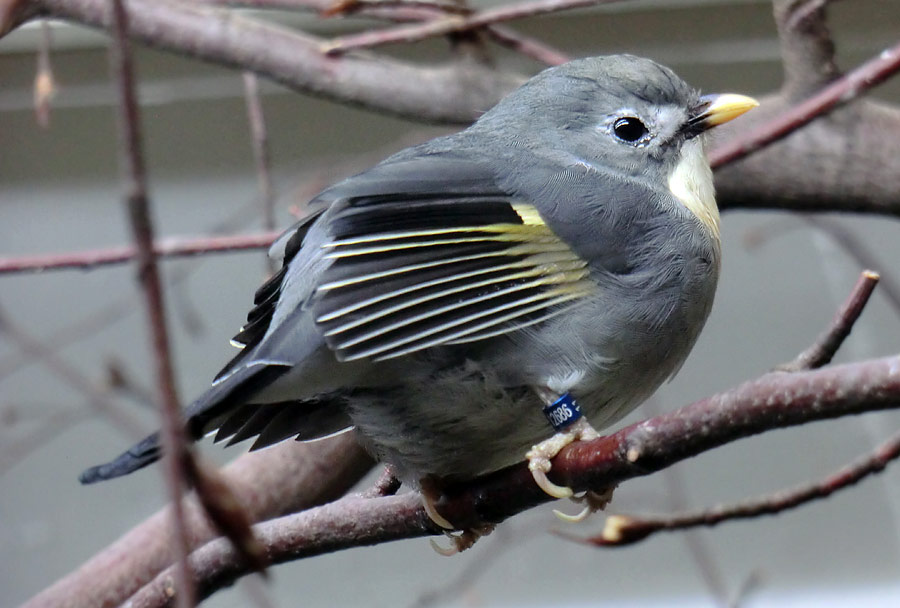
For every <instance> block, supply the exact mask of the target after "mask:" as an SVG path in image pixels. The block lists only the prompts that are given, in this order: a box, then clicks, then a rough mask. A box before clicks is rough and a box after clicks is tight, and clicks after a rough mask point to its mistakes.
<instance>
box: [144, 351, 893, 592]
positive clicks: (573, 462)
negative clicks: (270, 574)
mask: <svg viewBox="0 0 900 608" xmlns="http://www.w3.org/2000/svg"><path fill="white" fill-rule="evenodd" d="M898 405H900V356H894V357H887V358H883V359H875V360H870V361H865V362H862V363H852V364H847V365H839V366H833V367H828V368H824V369H819V370H815V371H807V372H798V373H794V374H786V373H782V372H773V373H769V374H766V375H764V376H762V377H760V378H758V379H756V380H753V381H750V382H747V383H745V384H743V385H741V386H738V387H736V388H734V389H732V390H730V391H727V392H725V393H720V394H718V395H714V396H712V397H709V398H707V399H704V400H702V401H698V402H696V403H694V404H692V405H689V406H687V407H684V408H681V409H680V410H678V411H675V412H672V413H669V414H664V415H661V416H657V417H654V418H651V419H649V420H646V421H644V422H640V423H637V424H634V425H631V426H629V427H627V428H625V429H622V430H621V431H619V432H617V433H614V434H612V435H609V436H606V437H601V438H599V439H596V440H594V441H589V442H576V443H574V444H571V445H570V446H568V447H567V448H566V449H564V450H563V451H562V452H561V453H560V454H559V455H558V456H557V457H556V458H555V459H554V460H553V469H552V470H551V472H550V477H551V478H552V480H553V481H554V482H555V483H558V484H562V485H567V486H569V487H572V488H573V489H575V490H576V491H578V490H586V489H589V488H599V487H607V486H609V485H613V484H618V483H620V482H622V481H625V480H627V479H630V478H633V477H640V476H645V475H649V474H651V473H655V472H656V471H659V470H661V469H663V468H666V467H668V466H671V465H673V464H675V463H676V462H680V461H682V460H685V459H687V458H691V457H693V456H696V455H698V454H700V453H702V452H705V451H708V450H711V449H713V448H716V447H718V446H721V445H724V444H726V443H729V442H732V441H736V440H738V439H742V438H745V437H749V436H751V435H755V434H758V433H762V432H765V431H768V430H772V429H776V428H784V427H789V426H795V425H799V424H804V423H807V422H811V421H814V420H825V419H830V418H836V417H839V416H845V415H848V414H859V413H862V412H867V411H876V410H882V409H890V408H896V407H898ZM549 500H551V499H550V497H549V496H547V495H546V494H545V493H544V492H543V491H542V490H541V489H540V488H538V487H537V485H535V483H534V480H533V478H532V476H531V473H530V472H529V471H528V468H527V465H525V464H524V463H522V464H519V465H516V466H513V467H510V468H508V469H504V470H502V471H498V472H497V473H494V474H491V475H488V476H486V477H483V478H480V479H477V480H475V481H473V482H471V483H469V484H465V485H463V486H459V487H455V488H448V489H446V491H445V494H444V496H442V497H441V499H440V500H439V502H438V503H437V507H438V509H439V511H440V512H441V514H442V515H444V516H445V517H446V518H447V519H449V520H450V521H452V522H454V523H455V524H456V525H458V526H460V527H464V528H470V527H476V526H478V525H483V524H484V523H485V522H490V523H498V522H501V521H503V520H504V519H506V518H508V517H511V516H513V515H515V514H516V513H519V512H521V511H524V510H525V509H528V508H531V507H534V506H536V505H538V504H542V503H545V502H548V501H549ZM255 528H256V534H257V537H258V538H259V539H260V540H261V541H262V542H263V544H264V545H266V547H267V548H268V554H269V557H270V559H271V561H272V563H283V562H286V561H291V560H295V559H299V558H303V557H310V556H314V555H320V554H323V553H328V552H333V551H338V550H341V549H346V548H349V547H356V546H365V545H372V544H377V543H383V542H389V541H394V540H400V539H404V538H414V537H421V536H428V535H436V534H440V533H442V531H441V530H439V529H438V528H437V527H436V526H435V524H434V523H433V522H432V521H431V520H430V519H429V518H428V516H427V515H426V514H425V510H424V508H423V507H422V505H421V499H420V497H419V495H418V494H417V493H407V494H403V495H401V496H390V497H385V498H374V499H364V498H358V497H347V498H343V499H341V500H338V501H336V502H334V503H331V504H329V505H325V506H322V507H317V508H315V509H311V510H309V511H304V512H302V513H298V514H296V515H291V516H287V517H283V518H280V519H276V520H271V521H268V522H265V523H262V524H259V525H257V526H255ZM190 565H191V570H192V572H193V573H194V576H195V580H196V581H197V583H198V589H199V592H200V594H201V596H202V597H208V596H209V595H210V594H211V593H212V592H213V591H215V590H216V589H219V588H221V587H223V586H225V585H228V584H231V583H232V582H234V580H236V579H237V578H239V577H240V576H243V575H244V574H246V573H247V569H246V566H245V565H244V564H243V562H242V560H241V559H240V558H239V556H238V555H237V553H235V552H234V550H233V548H232V547H231V546H230V545H229V544H228V543H227V542H225V541H222V540H215V541H212V542H211V543H209V544H207V545H205V546H204V547H202V548H201V549H199V550H197V551H195V552H194V554H192V556H191V558H190ZM171 576H172V572H171V571H165V572H162V573H161V574H160V575H159V576H157V577H156V579H155V580H154V581H153V582H151V583H149V584H148V585H147V586H145V587H144V588H143V589H142V590H141V591H140V592H138V593H137V594H135V595H134V596H133V597H132V598H130V600H129V602H130V605H131V606H133V607H134V608H149V607H157V606H167V605H170V602H171V598H169V597H167V595H166V593H165V589H166V588H167V581H168V580H170V579H171Z"/></svg>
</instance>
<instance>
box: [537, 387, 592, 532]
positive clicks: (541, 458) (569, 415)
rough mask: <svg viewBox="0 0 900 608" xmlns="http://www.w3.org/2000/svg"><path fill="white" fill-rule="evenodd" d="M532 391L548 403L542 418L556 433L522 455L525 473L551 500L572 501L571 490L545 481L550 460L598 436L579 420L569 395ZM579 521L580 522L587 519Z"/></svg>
mask: <svg viewBox="0 0 900 608" xmlns="http://www.w3.org/2000/svg"><path fill="white" fill-rule="evenodd" d="M535 391H536V392H537V394H538V396H539V397H541V399H542V400H543V401H544V403H547V406H546V407H544V415H545V416H547V420H548V421H549V422H550V424H551V426H553V428H554V429H555V430H556V431H557V433H556V434H555V435H553V436H552V437H550V438H549V439H546V440H544V441H542V442H540V443H539V444H537V445H535V446H532V448H531V449H530V450H529V451H528V453H526V454H525V458H527V459H528V470H530V471H531V474H532V475H533V476H534V481H535V483H536V484H537V485H538V486H540V488H541V489H542V490H543V491H544V492H546V493H547V494H549V495H550V496H553V497H554V498H572V496H573V495H574V492H572V488H568V487H564V486H558V485H556V484H555V483H553V482H552V481H550V480H549V479H548V478H547V473H548V472H549V471H550V468H551V464H550V460H551V459H552V458H553V457H554V456H556V455H557V454H558V453H559V452H560V450H562V449H563V448H564V447H566V446H567V445H569V444H570V443H572V442H573V441H590V440H591V439H596V438H597V437H599V436H600V433H598V432H597V431H596V430H595V429H594V427H592V426H591V425H590V423H589V422H588V421H587V420H586V419H585V418H584V417H582V415H581V410H580V409H579V408H578V404H577V403H576V402H575V400H574V399H573V398H572V396H571V395H570V394H569V393H566V394H564V395H559V394H557V393H554V392H553V391H551V390H550V389H548V388H546V387H536V388H535ZM587 496H588V494H585V496H584V497H580V498H579V501H581V500H587V499H586V497H587ZM588 509H590V503H589V506H588ZM581 517H582V519H583V518H584V517H586V515H582V516H581Z"/></svg>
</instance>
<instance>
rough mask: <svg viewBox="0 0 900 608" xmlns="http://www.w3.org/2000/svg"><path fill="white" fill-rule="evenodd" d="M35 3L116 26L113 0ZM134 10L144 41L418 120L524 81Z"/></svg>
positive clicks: (157, 5) (249, 26)
mask: <svg viewBox="0 0 900 608" xmlns="http://www.w3.org/2000/svg"><path fill="white" fill-rule="evenodd" d="M29 6H31V7H33V9H34V10H38V11H40V14H42V15H45V16H53V17H57V18H60V19H67V20H70V21H74V22H77V23H81V24H84V25H89V26H92V27H99V28H102V29H109V28H110V24H111V21H110V11H109V3H108V2H107V0H33V2H32V3H31V4H29ZM128 11H129V25H130V27H129V33H130V35H131V36H132V37H133V38H134V39H135V40H137V41H139V42H141V43H143V44H147V45H149V46H153V47H156V48H159V49H164V50H168V51H174V52H178V53H180V54H182V55H185V56H188V57H194V58H197V59H201V60H204V61H209V62H212V63H217V64H219V65H224V66H228V67H235V68H240V69H243V70H249V71H252V72H255V73H257V74H260V75H262V76H265V77H267V78H270V79H272V80H274V81H276V82H279V83H281V84H283V85H285V86H288V87H290V88H293V89H296V90H298V91H302V92H304V93H309V94H311V95H316V96H320V97H324V98H327V99H331V100H334V101H340V102H343V103H349V104H352V105H358V106H363V107H366V108H369V109H372V110H376V111H379V112H383V113H386V114H391V115H395V116H402V117H405V118H411V119H414V120H418V121H424V122H445V123H456V124H467V123H469V122H471V121H472V120H474V119H475V118H476V117H477V116H478V115H479V113H480V112H482V111H484V110H486V109H488V108H489V107H491V106H492V105H494V104H495V103H496V102H497V101H498V100H499V99H500V98H501V97H502V96H503V95H505V94H506V93H507V92H509V91H510V90H512V89H513V88H514V87H516V86H517V85H519V84H521V83H522V81H523V80H524V79H523V78H521V77H519V76H517V75H514V74H509V73H508V72H504V71H499V70H495V69H492V68H489V67H486V66H484V65H481V64H478V63H476V62H470V61H456V62H454V63H450V64H446V65H444V66H437V67H417V66H414V65H412V64H410V63H406V62H403V61H399V60H394V59H388V58H386V57H377V58H376V57H373V56H371V55H367V54H363V53H354V54H352V55H348V56H346V57H341V58H334V57H328V56H326V55H325V54H324V53H322V52H321V50H320V47H321V45H322V40H321V39H318V38H316V37H314V36H309V35H307V34H302V33H299V32H295V31H292V30H290V29H288V28H285V27H281V26H277V25H274V24H271V23H263V22H260V21H254V20H252V19H249V18H246V17H243V16H240V15H237V14H234V13H232V12H229V11H226V10H219V9H215V8H211V7H208V6H207V7H204V6H196V5H187V4H185V3H178V2H172V1H171V0H130V1H129V3H128ZM388 83H389V86H390V91H391V94H390V95H386V94H385V91H386V86H388Z"/></svg>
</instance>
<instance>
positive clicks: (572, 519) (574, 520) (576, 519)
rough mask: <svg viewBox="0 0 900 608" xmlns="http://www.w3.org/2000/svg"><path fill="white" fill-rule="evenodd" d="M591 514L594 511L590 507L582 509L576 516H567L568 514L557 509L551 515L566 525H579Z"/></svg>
mask: <svg viewBox="0 0 900 608" xmlns="http://www.w3.org/2000/svg"><path fill="white" fill-rule="evenodd" d="M593 512H594V510H593V509H591V508H590V507H584V508H583V509H582V510H581V511H580V512H579V513H578V514H576V515H569V514H568V513H563V512H562V511H560V510H559V509H553V514H554V515H556V518H557V519H558V520H560V521H562V522H565V523H567V524H580V523H581V522H583V521H584V520H585V519H587V518H588V516H589V515H590V514H591V513H593Z"/></svg>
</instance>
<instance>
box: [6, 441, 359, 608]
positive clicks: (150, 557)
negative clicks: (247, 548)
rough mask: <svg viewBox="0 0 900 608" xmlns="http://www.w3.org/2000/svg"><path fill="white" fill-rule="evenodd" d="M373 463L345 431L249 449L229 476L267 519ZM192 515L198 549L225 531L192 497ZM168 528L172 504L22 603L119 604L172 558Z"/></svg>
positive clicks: (350, 479) (330, 491)
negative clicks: (310, 440)
mask: <svg viewBox="0 0 900 608" xmlns="http://www.w3.org/2000/svg"><path fill="white" fill-rule="evenodd" d="M372 464H373V463H372V459H371V458H370V457H369V456H368V455H366V453H365V452H363V450H362V448H360V447H359V446H358V445H357V443H356V441H355V439H354V438H353V437H352V436H351V435H349V434H344V435H341V436H338V437H334V438H332V439H327V440H323V441H319V442H316V443H314V444H306V443H298V442H295V441H285V442H283V443H280V444H278V445H275V446H272V447H271V448H268V449H266V450H261V451H259V452H249V453H245V454H242V455H241V456H239V457H238V458H237V459H236V460H235V461H234V462H232V463H231V464H229V465H228V466H227V467H225V469H224V470H223V474H224V476H225V479H226V482H227V483H228V485H229V486H230V487H231V489H232V491H233V492H234V493H235V495H236V496H237V497H238V498H239V499H240V501H241V503H242V504H243V505H244V508H245V509H246V510H247V512H248V514H249V516H250V519H251V520H252V521H264V520H267V519H271V518H273V517H278V516H280V515H283V514H285V513H291V512H294V511H299V510H302V509H307V508H309V507H312V506H314V505H318V504H322V503H324V502H327V501H330V500H334V499H336V498H338V497H339V496H342V495H343V494H344V493H345V492H346V491H347V490H348V489H349V488H350V487H351V486H353V484H355V483H356V482H357V481H358V480H359V479H360V478H361V477H362V476H363V475H364V474H365V473H366V472H367V471H368V470H369V469H370V468H371V467H372ZM286 480H290V483H286ZM185 513H186V516H187V521H188V527H189V530H190V542H191V547H192V548H196V547H199V546H201V545H203V544H204V543H206V542H208V541H209V540H211V539H213V538H216V537H217V536H218V533H217V532H216V531H215V530H214V529H213V528H212V527H211V526H210V524H209V522H208V521H207V520H206V518H205V517H204V516H203V514H202V511H201V509H200V507H199V505H198V504H197V502H196V499H195V498H194V497H193V496H191V497H189V498H188V499H187V500H186V501H185ZM169 529H170V524H169V515H168V509H162V510H160V511H159V512H158V513H156V514H155V515H153V516H151V517H150V518H148V519H147V520H145V521H144V522H143V523H141V524H140V525H138V526H137V527H135V528H134V529H132V530H131V531H130V532H128V533H126V534H125V535H124V536H122V537H121V538H120V539H119V540H117V541H116V542H114V543H112V544H111V545H109V546H108V547H106V548H105V549H104V550H103V551H101V552H100V553H98V554H97V555H96V556H94V557H93V558H92V559H90V560H89V561H88V562H86V563H85V564H84V565H82V566H81V567H80V568H78V569H77V570H75V571H74V572H72V573H71V574H69V575H68V576H66V577H64V578H62V579H60V580H59V581H57V582H56V583H55V584H53V585H52V586H50V587H48V588H47V589H44V590H43V591H42V592H41V593H39V594H38V595H36V596H34V597H33V598H32V599H31V600H29V601H28V602H26V603H25V604H24V605H23V606H22V608H81V607H83V606H89V605H91V606H118V605H119V604H121V603H123V602H124V601H125V600H127V599H128V598H129V597H130V596H131V595H132V594H133V593H135V592H136V591H137V590H139V589H140V588H141V587H142V586H143V585H145V584H146V583H147V582H148V581H151V580H153V578H154V577H155V576H156V575H157V574H158V573H159V572H160V571H162V570H163V569H165V568H166V567H168V566H169V565H170V564H171V563H172V547H171V545H170V543H169V540H168V538H169V537H168V530H169ZM224 542H226V543H227V542H228V541H224Z"/></svg>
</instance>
